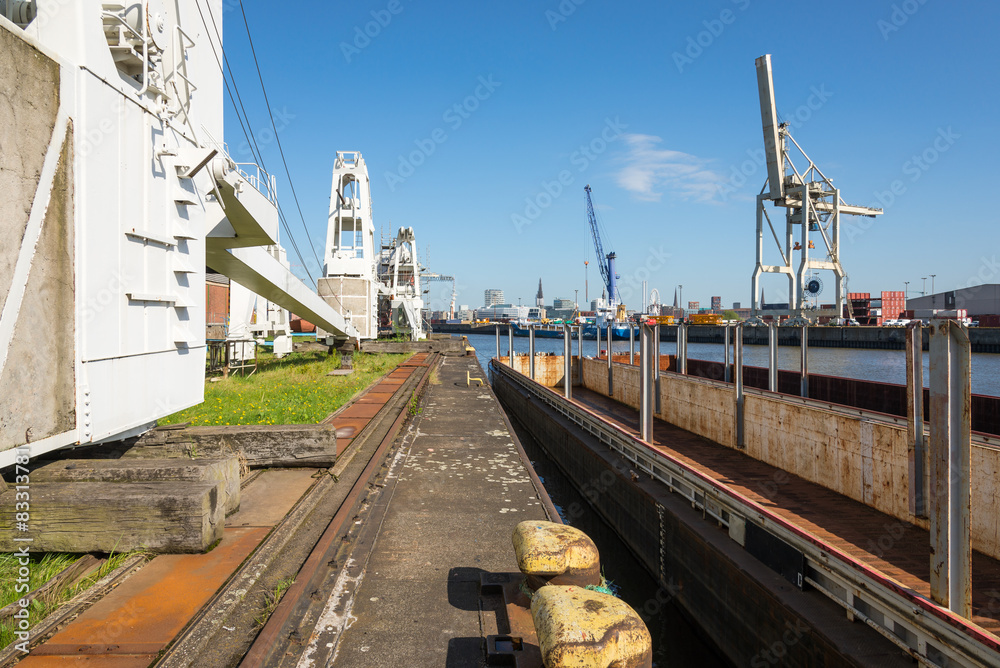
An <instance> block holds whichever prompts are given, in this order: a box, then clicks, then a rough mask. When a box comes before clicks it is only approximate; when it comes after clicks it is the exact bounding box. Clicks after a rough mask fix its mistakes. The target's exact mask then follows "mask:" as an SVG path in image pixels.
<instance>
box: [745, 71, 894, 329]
mask: <svg viewBox="0 0 1000 668" xmlns="http://www.w3.org/2000/svg"><path fill="white" fill-rule="evenodd" d="M756 65H757V87H758V90H759V93H760V116H761V121H762V123H763V128H764V151H765V154H766V162H767V181H766V182H765V184H764V187H763V188H762V189H761V192H760V194H759V195H757V266H756V267H755V268H754V272H753V278H752V280H751V293H752V294H751V301H752V305H753V314H754V315H755V316H759V315H762V313H761V308H762V306H763V305H762V304H761V303H760V299H761V291H760V277H761V275H762V274H767V273H776V274H785V275H786V276H787V277H788V309H787V310H780V311H770V310H769V311H767V313H768V314H771V315H793V316H796V317H797V318H798V319H805V317H806V314H805V308H804V307H805V299H804V297H803V295H804V293H805V292H806V291H807V290H808V282H809V279H810V278H812V277H813V276H815V273H816V271H818V270H828V271H832V272H833V273H834V275H835V276H836V283H835V285H836V293H835V300H836V311H835V312H834V311H829V310H826V311H823V310H812V311H809V313H810V314H811V315H817V316H818V315H829V316H834V317H836V318H841V317H842V315H843V311H844V283H845V278H846V273H845V272H844V268H843V266H842V265H841V262H840V216H841V214H846V215H851V216H868V217H874V216H877V215H879V214H880V213H882V209H874V208H870V207H866V206H854V205H849V204H845V203H844V201H843V199H841V197H840V190H839V189H837V188H835V187H834V185H833V182H832V181H830V179H828V178H827V177H826V175H825V174H823V172H821V171H820V169H819V168H818V167H817V166H816V164H815V163H814V162H813V161H812V160H811V159H810V158H809V156H808V155H806V153H805V151H803V150H802V147H801V146H799V144H798V142H796V141H795V139H794V138H792V135H791V134H790V133H789V131H788V124H787V123H782V122H780V121H779V120H778V111H777V108H776V107H775V104H774V82H773V79H772V75H771V56H770V55H764V56H761V57H760V58H758V59H757V61H756ZM792 146H794V147H795V148H796V149H798V152H799V153H800V154H801V156H802V158H804V159H805V161H806V163H808V166H807V167H806V168H805V169H804V170H801V171H800V169H799V168H798V167H797V166H796V165H795V163H794V162H793V161H792V157H791V155H790V149H791V147H792ZM769 201H770V202H772V203H773V205H774V206H776V207H782V208H784V209H785V230H784V235H783V237H781V238H779V237H778V234H777V232H776V231H775V229H774V224H773V222H772V221H771V217H770V216H769V215H768V213H767V209H766V207H765V203H766V202H769ZM765 222H766V223H767V227H768V228H769V229H770V230H771V236H772V237H774V242H775V244H776V246H777V249H778V253H779V254H780V256H781V264H765V263H764V223H765ZM796 226H800V228H799V229H798V230H796ZM796 231H798V236H799V240H798V241H796V240H795V236H796ZM814 237H818V238H819V243H820V244H822V245H818V244H817V243H816V242H815V241H814V240H813V239H814ZM810 251H817V252H815V253H811V252H810ZM796 252H797V253H799V263H798V267H795V266H794V254H795V253H796ZM799 322H801V320H799Z"/></svg>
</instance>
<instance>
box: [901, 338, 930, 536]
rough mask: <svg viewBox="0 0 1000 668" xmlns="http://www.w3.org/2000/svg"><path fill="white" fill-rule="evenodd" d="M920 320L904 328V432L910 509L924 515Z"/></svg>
mask: <svg viewBox="0 0 1000 668" xmlns="http://www.w3.org/2000/svg"><path fill="white" fill-rule="evenodd" d="M922 329H923V328H922V327H921V324H920V323H915V324H911V325H909V326H907V328H906V432H907V433H906V436H907V439H906V440H907V443H908V444H909V448H908V450H909V452H908V454H909V457H908V459H909V474H910V477H909V480H910V485H909V487H910V512H911V513H912V514H913V515H915V516H916V517H923V518H926V517H927V444H926V443H925V442H924V352H923V332H922Z"/></svg>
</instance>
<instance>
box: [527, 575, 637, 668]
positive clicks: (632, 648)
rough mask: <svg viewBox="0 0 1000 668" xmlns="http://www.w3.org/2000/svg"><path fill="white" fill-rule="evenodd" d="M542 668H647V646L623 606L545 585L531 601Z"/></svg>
mask: <svg viewBox="0 0 1000 668" xmlns="http://www.w3.org/2000/svg"><path fill="white" fill-rule="evenodd" d="M531 619H532V621H533V622H534V623H535V633H536V634H537V636H538V647H539V649H540V650H541V652H542V663H543V664H544V665H545V668H568V667H569V666H573V667H574V668H611V667H613V668H651V666H652V665H653V640H652V638H651V637H650V635H649V630H648V629H647V628H646V625H645V624H644V623H643V622H642V619H640V618H639V615H638V614H637V613H636V611H635V610H633V609H632V608H631V607H630V606H629V605H628V604H627V603H625V602H624V601H622V600H620V599H617V598H615V597H614V596H609V595H608V594H602V593H601V592H597V591H591V590H589V589H584V588H582V587H573V586H562V585H549V586H548V587H542V588H541V589H539V590H538V591H537V592H536V593H535V596H534V598H533V599H532V600H531Z"/></svg>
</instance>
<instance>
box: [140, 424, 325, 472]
mask: <svg viewBox="0 0 1000 668" xmlns="http://www.w3.org/2000/svg"><path fill="white" fill-rule="evenodd" d="M232 455H237V456H241V457H243V458H244V459H245V461H246V464H247V466H249V467H251V468H268V467H295V466H305V467H310V468H327V467H330V466H333V464H334V462H335V461H336V459H337V435H336V427H334V426H333V425H330V424H292V425H224V426H218V427H188V428H186V429H176V430H174V429H171V430H167V431H161V430H158V429H154V430H152V431H150V432H147V433H146V434H144V435H143V436H142V438H140V439H139V442H138V443H137V444H136V446H135V447H133V448H132V449H130V450H129V451H128V452H126V453H125V454H124V455H123V458H126V459H131V458H142V459H155V458H161V457H162V458H170V459H174V458H189V459H198V458H202V457H207V458H217V457H228V456H232Z"/></svg>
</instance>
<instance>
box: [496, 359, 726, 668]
mask: <svg viewBox="0 0 1000 668" xmlns="http://www.w3.org/2000/svg"><path fill="white" fill-rule="evenodd" d="M494 352H495V350H494ZM512 417H513V416H512ZM512 423H513V425H514V430H515V431H516V432H517V436H518V438H519V439H521V443H522V444H523V445H524V449H525V452H527V454H528V457H529V458H530V459H531V462H532V464H533V465H534V467H535V471H536V472H537V473H538V475H539V477H540V478H541V479H542V483H543V484H544V485H545V490H546V491H547V492H548V493H549V496H550V497H552V502H553V503H554V504H555V506H556V509H557V510H558V511H559V514H560V515H561V516H562V518H563V521H564V522H565V523H566V524H570V525H572V526H575V527H576V528H578V529H580V530H581V531H583V532H584V533H586V534H587V535H588V536H590V537H591V538H592V539H593V541H594V543H596V544H597V548H598V550H599V551H600V553H601V566H602V568H603V569H604V576H605V577H606V578H607V579H608V580H609V581H610V582H612V583H613V584H614V586H615V587H616V588H617V595H618V596H619V597H620V598H621V599H622V600H624V601H625V602H626V603H628V604H629V605H630V606H632V608H633V609H635V611H636V612H638V613H639V614H640V615H641V616H642V617H643V619H644V621H645V622H646V626H647V628H649V632H650V635H651V636H652V637H653V665H654V666H658V667H659V668H679V667H681V666H706V667H712V666H729V665H731V664H729V663H728V662H727V661H726V660H725V658H724V657H722V655H720V654H719V653H718V652H717V651H716V650H715V649H714V646H713V644H712V642H711V640H709V639H707V638H705V637H704V634H703V633H702V631H701V629H699V628H698V627H697V626H695V625H694V624H693V623H692V622H691V621H689V620H688V619H687V618H686V617H685V616H684V615H683V613H682V612H681V611H680V610H679V608H678V607H677V606H676V604H674V603H672V602H671V601H670V598H671V595H670V592H669V591H668V590H667V589H665V588H662V587H660V586H659V585H658V584H657V582H656V580H654V579H653V577H652V576H651V575H650V574H649V573H648V571H646V569H645V568H644V567H643V566H642V564H640V563H639V561H638V560H637V559H636V558H635V557H634V556H632V553H631V552H630V551H629V550H628V548H627V547H626V546H625V544H624V543H623V542H622V541H621V540H620V539H619V538H618V535H617V534H616V533H615V532H614V531H613V530H612V529H611V527H610V526H608V524H606V523H605V522H604V520H603V518H601V516H600V515H598V514H597V511H595V510H594V509H593V508H592V507H591V506H590V505H588V503H587V500H586V499H584V497H583V496H581V495H580V494H579V493H578V492H577V491H576V489H575V488H574V487H573V484H572V483H571V482H570V481H569V480H568V479H567V478H566V476H565V475H563V473H562V471H561V470H560V469H559V468H558V466H556V465H555V463H554V462H553V461H552V460H551V459H549V457H548V455H547V454H546V453H545V451H544V450H542V448H541V447H540V446H539V445H538V443H536V442H535V440H534V439H533V438H532V437H531V435H530V434H528V433H527V432H526V431H525V430H524V429H523V428H522V427H521V425H520V424H518V422H517V420H512ZM570 508H572V513H570V512H568V511H567V509H570Z"/></svg>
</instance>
